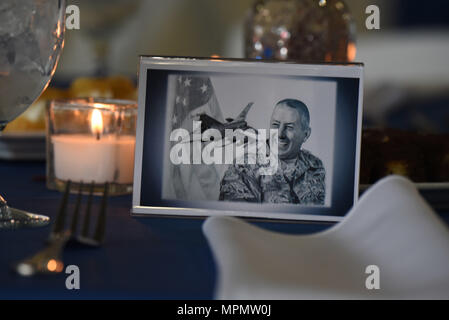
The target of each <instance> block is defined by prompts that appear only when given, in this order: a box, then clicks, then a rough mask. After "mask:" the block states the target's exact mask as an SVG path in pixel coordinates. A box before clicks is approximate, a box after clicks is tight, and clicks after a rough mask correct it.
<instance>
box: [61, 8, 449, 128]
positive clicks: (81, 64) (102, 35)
mask: <svg viewBox="0 0 449 320" xmlns="http://www.w3.org/2000/svg"><path fill="white" fill-rule="evenodd" d="M317 1H318V0H317ZM345 2H346V4H347V6H348V8H349V10H350V12H351V14H352V16H353V18H354V20H355V22H356V26H357V29H356V30H357V31H356V48H357V54H356V58H355V61H359V62H363V63H364V64H365V67H366V72H365V87H366V92H365V93H366V99H365V123H366V124H367V125H379V124H382V123H385V122H386V121H387V119H385V118H386V117H392V118H395V119H393V120H394V122H395V126H396V127H399V128H404V129H406V128H412V129H413V128H421V129H425V130H427V131H432V132H439V131H447V130H449V115H448V114H447V110H448V107H447V105H448V104H449V99H447V94H446V92H447V88H448V87H449V63H448V57H449V2H448V1H446V0H434V1H419V0H346V1H345ZM69 3H72V4H76V5H77V6H79V8H80V11H81V28H80V30H68V32H67V35H66V43H65V49H64V52H63V54H62V58H61V63H60V65H59V67H58V69H57V73H56V76H55V79H54V81H53V83H55V84H57V83H60V84H64V83H69V82H70V81H72V80H73V79H75V78H77V77H81V76H83V77H85V76H89V75H95V73H96V71H98V70H97V69H98V66H97V64H98V63H97V62H98V60H99V59H100V60H101V61H102V62H101V63H103V64H104V66H105V67H104V68H105V70H106V74H108V75H117V74H120V75H125V76H127V77H130V78H132V79H135V77H136V72H137V64H138V55H140V54H150V55H177V56H211V55H214V54H215V55H220V56H224V57H238V58H239V57H244V55H245V53H244V22H245V18H246V16H247V14H248V11H249V10H251V7H252V5H253V4H254V3H255V1H254V0H228V1H215V0H214V1H211V0H165V1H156V0H141V1H136V0H132V1H129V0H126V1H120V0H109V1H104V0H96V1H91V0H72V1H69ZM373 4H374V5H377V6H378V7H379V8H380V30H367V28H366V27H365V20H366V18H367V17H368V15H367V14H366V13H365V9H366V7H367V6H368V5H373ZM99 52H100V57H101V58H98V56H99V55H98V53H99ZM404 100H407V101H408V105H409V107H408V108H409V111H410V110H412V109H413V112H412V111H410V112H407V114H405V115H404V114H403V113H401V110H402V109H403V104H404ZM430 103H432V104H433V105H434V106H435V107H434V110H433V111H432V114H430V115H422V114H421V113H420V112H418V111H416V110H420V108H421V105H422V104H430ZM441 108H442V109H443V111H445V112H444V113H443V114H442V111H441V110H440V109H441ZM387 111H388V113H387ZM392 111H394V112H392ZM397 112H399V115H398V114H396V113H397ZM428 116H432V119H427V117H428ZM390 120H391V119H390Z"/></svg>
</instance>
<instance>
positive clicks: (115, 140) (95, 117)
mask: <svg viewBox="0 0 449 320" xmlns="http://www.w3.org/2000/svg"><path fill="white" fill-rule="evenodd" d="M136 118H137V104H136V103H135V102H134V101H125V100H112V99H91V98H87V99H71V100H54V101H52V102H51V103H50V104H49V105H48V107H47V114H46V119H47V186H48V188H49V189H55V190H60V191H63V190H64V189H65V185H66V182H67V181H69V180H70V181H71V182H72V188H71V190H72V191H73V192H78V190H79V188H81V191H82V192H83V193H88V192H90V189H91V185H92V184H93V185H94V193H97V194H98V193H100V192H101V191H102V190H103V189H104V184H105V183H109V194H110V195H120V194H128V193H131V192H132V183H133V168H134V148H135V142H136Z"/></svg>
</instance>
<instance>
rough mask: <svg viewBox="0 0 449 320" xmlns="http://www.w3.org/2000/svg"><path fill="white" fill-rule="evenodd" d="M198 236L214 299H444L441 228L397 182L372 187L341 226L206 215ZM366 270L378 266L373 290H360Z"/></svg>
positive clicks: (448, 295)
mask: <svg viewBox="0 0 449 320" xmlns="http://www.w3.org/2000/svg"><path fill="white" fill-rule="evenodd" d="M203 231H204V233H205V235H206V238H207V239H208V241H209V244H210V247H211V249H212V251H213V254H214V257H215V261H216V265H217V271H218V279H217V284H216V295H215V297H216V298H218V299H418V298H419V299H421V298H422V299H428V298H429V299H430V298H436V299H449V229H448V228H447V226H446V225H445V224H444V223H443V222H442V221H441V220H440V218H439V217H438V216H437V215H436V214H435V213H434V211H433V210H432V209H431V208H430V207H429V205H428V204H427V203H426V202H425V200H424V199H423V198H422V197H421V196H420V195H419V193H418V192H417V190H416V188H415V187H414V186H413V184H412V183H411V182H410V181H409V180H407V179H405V178H402V177H398V176H390V177H388V178H385V179H383V180H381V181H380V182H378V183H377V184H376V185H375V186H373V187H372V188H371V189H369V190H368V191H367V192H366V193H365V194H364V195H363V196H362V197H361V199H360V200H359V201H358V203H357V204H356V205H355V206H354V207H353V209H352V210H351V211H350V212H349V213H348V215H347V216H346V217H345V218H344V220H343V221H342V222H340V223H339V224H337V225H335V226H334V227H332V228H330V229H328V230H326V231H324V232H320V233H317V234H312V235H286V234H281V233H276V232H271V231H267V230H264V229H261V228H259V227H256V226H253V225H251V224H249V223H247V222H244V221H242V220H240V219H236V218H230V217H211V218H208V219H207V220H206V222H205V223H204V225H203ZM369 265H376V266H377V267H378V268H379V277H378V279H379V286H380V289H378V290H377V289H370V290H369V289H367V287H366V282H368V283H369V284H373V283H375V281H374V280H373V275H374V274H371V275H370V274H367V273H365V272H366V268H367V266H369ZM367 279H368V280H367ZM369 287H370V286H369Z"/></svg>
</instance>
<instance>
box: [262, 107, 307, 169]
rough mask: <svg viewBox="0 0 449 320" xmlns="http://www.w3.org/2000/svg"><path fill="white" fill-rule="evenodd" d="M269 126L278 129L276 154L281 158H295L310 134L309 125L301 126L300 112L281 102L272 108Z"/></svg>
mask: <svg viewBox="0 0 449 320" xmlns="http://www.w3.org/2000/svg"><path fill="white" fill-rule="evenodd" d="M270 128H271V129H278V130H279V141H278V142H279V143H278V155H279V158H280V159H281V160H290V159H294V158H296V157H297V156H298V153H299V151H300V150H301V147H302V144H303V143H304V141H306V140H307V138H308V137H309V135H310V127H309V126H306V128H303V123H302V119H301V115H300V113H299V112H298V111H297V110H296V109H294V108H292V107H289V106H288V105H286V104H283V103H281V104H278V105H276V107H275V108H274V110H273V114H272V115H271V121H270Z"/></svg>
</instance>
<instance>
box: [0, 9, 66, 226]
mask: <svg viewBox="0 0 449 320" xmlns="http://www.w3.org/2000/svg"><path fill="white" fill-rule="evenodd" d="M64 22H65V0H1V2H0V132H1V130H3V129H4V128H5V126H6V125H7V124H8V123H9V122H11V121H12V120H14V119H15V118H16V117H17V116H19V115H20V114H21V113H22V112H24V111H25V110H26V109H27V108H28V107H29V106H30V105H31V104H32V103H33V102H34V101H35V100H36V99H37V98H38V97H39V95H40V94H41V93H42V92H43V91H44V90H45V88H46V87H47V86H48V83H49V82H50V79H51V78H52V76H53V74H54V72H55V69H56V65H57V63H58V59H59V55H60V53H61V50H62V48H63V45H64ZM48 223H49V218H48V217H45V216H41V215H36V214H31V213H28V212H24V211H21V210H17V209H13V208H10V207H8V206H7V204H6V201H5V200H4V199H3V198H2V197H1V196H0V229H4V228H18V227H25V226H42V225H46V224H48Z"/></svg>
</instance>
